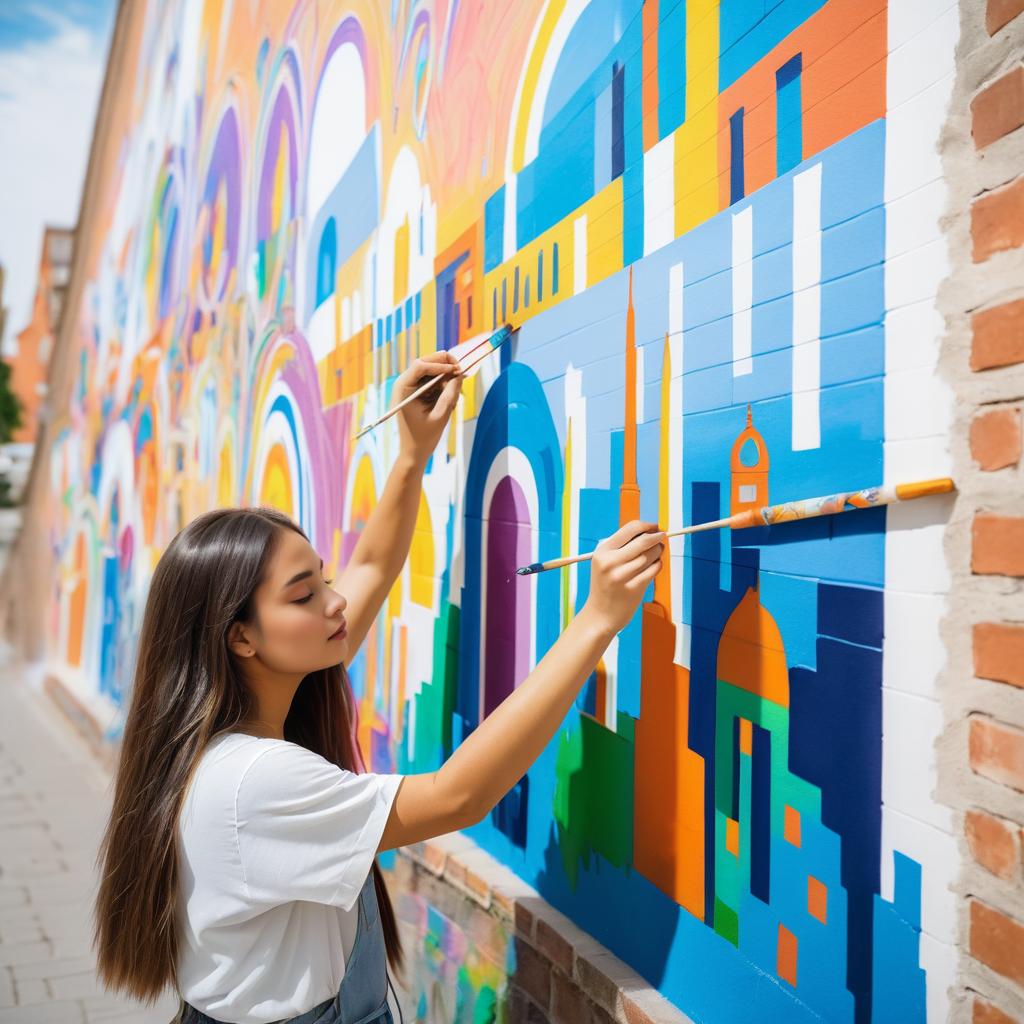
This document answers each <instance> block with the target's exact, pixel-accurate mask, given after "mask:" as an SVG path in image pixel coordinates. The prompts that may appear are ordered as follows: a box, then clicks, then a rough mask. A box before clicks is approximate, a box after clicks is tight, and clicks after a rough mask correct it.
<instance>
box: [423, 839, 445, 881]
mask: <svg viewBox="0 0 1024 1024" xmlns="http://www.w3.org/2000/svg"><path fill="white" fill-rule="evenodd" d="M447 860H448V854H447V853H445V851H444V850H443V849H442V848H441V847H440V846H438V845H437V843H427V844H426V845H425V848H424V850H423V863H424V864H425V865H426V866H427V868H428V869H429V870H430V871H432V872H433V873H434V874H435V875H437V876H439V877H440V876H441V875H443V874H444V866H445V862H446V861H447Z"/></svg>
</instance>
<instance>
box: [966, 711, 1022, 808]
mask: <svg viewBox="0 0 1024 1024" xmlns="http://www.w3.org/2000/svg"><path fill="white" fill-rule="evenodd" d="M968 753H969V757H970V764H971V770H972V771H974V772H975V773H977V774H978V775H983V776H984V777H985V778H987V779H992V780H993V781H994V782H1000V783H1002V784H1003V785H1004V786H1012V787H1013V788H1014V789H1020V790H1024V732H1021V730H1020V729H1015V728H1014V727H1013V726H1011V725H1003V723H1002V722H997V721H995V720H994V719H991V718H986V717H983V716H981V715H972V716H971V720H970V734H969V738H968Z"/></svg>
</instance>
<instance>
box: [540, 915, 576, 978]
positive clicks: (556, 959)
mask: <svg viewBox="0 0 1024 1024" xmlns="http://www.w3.org/2000/svg"><path fill="white" fill-rule="evenodd" d="M535 941H536V943H537V948H538V949H539V950H540V951H541V952H542V953H543V954H544V955H545V956H546V957H547V958H548V959H549V960H550V961H551V962H552V963H553V964H556V965H557V966H558V967H561V968H562V970H563V971H565V973H566V974H568V975H571V974H572V961H573V950H572V943H570V942H568V941H567V940H566V939H565V938H564V936H562V935H560V934H559V933H558V932H557V931H555V929H554V928H552V927H551V925H550V924H548V922H547V921H545V920H544V918H542V917H538V918H537V934H536V936H535Z"/></svg>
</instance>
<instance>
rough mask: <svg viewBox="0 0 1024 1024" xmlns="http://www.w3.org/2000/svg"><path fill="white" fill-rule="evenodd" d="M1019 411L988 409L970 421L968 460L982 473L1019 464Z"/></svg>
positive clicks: (1012, 409)
mask: <svg viewBox="0 0 1024 1024" xmlns="http://www.w3.org/2000/svg"><path fill="white" fill-rule="evenodd" d="M1020 451H1021V440H1020V409H1014V408H1001V409H989V410H987V411H985V412H980V413H978V415H977V416H975V417H974V419H973V420H972V421H971V457H972V458H973V459H974V461H975V462H977V464H978V465H979V466H980V467H981V468H982V469H983V470H985V471H986V472H991V471H992V470H994V469H1004V468H1005V467H1006V466H1014V465H1016V464H1017V463H1018V462H1019V461H1020Z"/></svg>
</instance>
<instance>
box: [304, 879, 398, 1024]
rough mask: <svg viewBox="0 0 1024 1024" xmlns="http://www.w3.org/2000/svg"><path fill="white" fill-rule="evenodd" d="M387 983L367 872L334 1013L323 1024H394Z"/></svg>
mask: <svg viewBox="0 0 1024 1024" xmlns="http://www.w3.org/2000/svg"><path fill="white" fill-rule="evenodd" d="M389 983H390V978H389V977H388V960H387V947H386V946H385V945H384V929H383V927H382V926H381V923H380V907H379V906H378V904H377V890H376V889H375V888H374V884H373V871H372V870H371V871H370V873H369V874H368V875H367V876H366V881H365V882H364V883H363V888H362V890H361V891H360V893H359V922H358V924H357V925H356V938H355V942H354V944H353V946H352V952H351V954H350V955H349V958H348V963H347V964H345V975H344V977H343V978H342V979H341V985H340V987H339V988H338V994H337V996H336V997H335V1007H334V1009H335V1010H336V1013H335V1015H334V1016H330V1015H328V1016H327V1017H325V1018H324V1020H323V1024H394V1018H393V1017H392V1015H391V1008H390V1007H389V1006H388V985H389ZM295 1024H298V1022H295ZM317 1024H320V1022H319V1021H318V1022H317Z"/></svg>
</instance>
